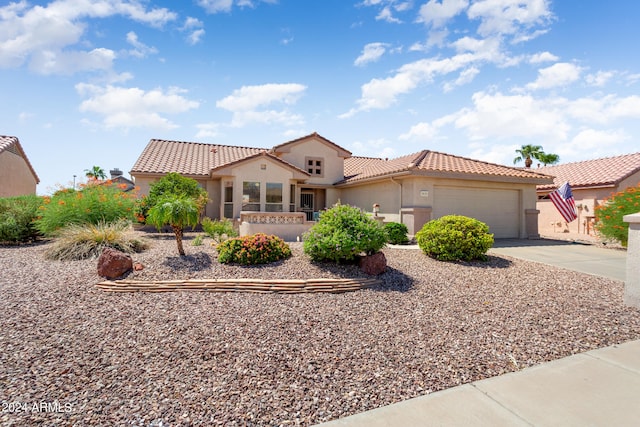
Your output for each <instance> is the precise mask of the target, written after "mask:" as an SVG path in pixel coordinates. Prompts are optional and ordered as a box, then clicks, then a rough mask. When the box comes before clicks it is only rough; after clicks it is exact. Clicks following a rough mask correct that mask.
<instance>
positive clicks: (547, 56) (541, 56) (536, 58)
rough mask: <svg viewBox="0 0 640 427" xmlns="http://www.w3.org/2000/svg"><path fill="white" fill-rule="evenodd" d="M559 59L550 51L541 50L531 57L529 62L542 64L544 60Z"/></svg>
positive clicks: (553, 60)
mask: <svg viewBox="0 0 640 427" xmlns="http://www.w3.org/2000/svg"><path fill="white" fill-rule="evenodd" d="M558 59H560V58H558V57H557V56H555V55H554V54H552V53H550V52H539V53H536V54H533V55H531V56H530V57H529V63H531V64H540V63H542V62H556V61H557V60H558Z"/></svg>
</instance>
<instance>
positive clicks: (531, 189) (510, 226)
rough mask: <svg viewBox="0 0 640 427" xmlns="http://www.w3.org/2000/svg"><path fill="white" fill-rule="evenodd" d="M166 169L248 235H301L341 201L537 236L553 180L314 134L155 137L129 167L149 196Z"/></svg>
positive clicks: (502, 233) (498, 233)
mask: <svg viewBox="0 0 640 427" xmlns="http://www.w3.org/2000/svg"><path fill="white" fill-rule="evenodd" d="M169 172H178V173H180V174H182V175H184V176H188V177H190V178H193V179H195V180H196V181H198V182H199V183H200V185H201V186H202V187H203V188H205V189H206V190H207V192H208V194H209V198H210V202H209V203H208V205H207V206H206V210H205V215H206V216H208V217H211V218H232V219H238V220H240V221H241V223H242V224H244V229H243V228H242V227H241V232H242V231H244V232H246V233H249V232H252V231H256V230H257V229H258V228H260V227H259V226H256V227H251V224H262V225H261V227H264V226H265V224H271V223H280V224H284V225H286V226H287V227H286V228H287V230H289V231H288V232H289V233H293V234H296V233H297V235H300V234H301V232H300V230H302V229H306V228H308V227H309V224H306V225H305V224H302V222H308V221H312V220H314V219H316V218H317V216H318V212H319V211H321V210H323V209H326V208H329V207H331V206H332V205H334V204H335V203H336V202H338V201H340V202H341V203H343V204H350V205H354V206H358V207H361V208H362V209H364V210H366V211H369V212H371V211H372V207H373V205H374V204H379V205H380V210H379V213H378V215H379V219H381V220H384V221H385V222H390V221H395V222H402V223H404V224H406V225H407V227H408V229H409V233H410V234H415V232H417V231H419V230H420V228H421V227H422V226H423V225H424V223H426V222H427V221H429V220H431V219H434V218H438V217H441V216H443V215H447V214H459V215H467V216H471V217H474V218H477V219H479V220H481V221H483V222H486V223H487V224H488V225H489V227H490V230H491V232H492V233H494V234H495V237H497V238H502V237H512V238H537V237H539V235H538V230H537V226H538V218H537V213H538V212H537V210H536V185H540V184H550V183H551V180H552V179H551V177H548V176H545V175H543V174H541V173H538V172H537V171H531V170H524V169H520V168H513V167H508V166H502V165H497V164H492V163H487V162H482V161H479V160H473V159H468V158H464V157H459V156H454V155H450V154H445V153H439V152H435V151H430V150H423V151H420V152H417V153H414V154H410V155H406V156H402V157H398V158H395V159H390V160H389V159H381V158H371V157H357V156H353V155H352V154H351V152H349V151H348V150H346V149H344V148H342V147H340V146H339V145H337V144H336V143H334V142H332V141H330V140H328V139H327V138H324V137H323V136H321V135H319V134H317V133H312V134H310V135H307V136H304V137H302V138H298V139H294V140H292V141H288V142H285V143H283V144H280V145H276V146H275V147H272V148H250V147H238V146H223V145H213V144H203V143H196V142H181V141H166V140H158V139H152V140H151V141H150V142H149V143H148V145H147V146H146V148H145V149H144V150H143V152H142V154H141V155H140V157H139V158H138V160H137V161H136V163H135V164H134V166H133V168H132V170H131V175H132V176H133V177H134V178H135V182H136V185H137V186H138V187H139V188H140V193H141V194H148V191H149V186H150V185H151V183H153V182H154V181H155V180H157V179H159V178H161V177H162V176H164V175H165V174H166V173H169ZM300 218H301V220H300ZM305 227H306V228H305ZM291 236H292V235H288V236H287V237H289V238H290V237H291Z"/></svg>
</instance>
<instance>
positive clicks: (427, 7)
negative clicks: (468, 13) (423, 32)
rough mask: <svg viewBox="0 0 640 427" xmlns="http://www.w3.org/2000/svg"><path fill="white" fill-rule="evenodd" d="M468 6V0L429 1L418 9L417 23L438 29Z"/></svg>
mask: <svg viewBox="0 0 640 427" xmlns="http://www.w3.org/2000/svg"><path fill="white" fill-rule="evenodd" d="M468 6H469V1H468V0H441V1H438V0H429V1H428V2H427V3H425V4H423V5H422V6H421V7H420V12H419V18H418V22H424V23H425V24H427V25H431V26H432V28H440V27H442V26H443V25H444V24H446V23H447V21H449V20H450V19H451V18H453V17H454V16H456V15H458V14H460V13H461V12H462V11H463V10H465V9H466V8H467V7H468Z"/></svg>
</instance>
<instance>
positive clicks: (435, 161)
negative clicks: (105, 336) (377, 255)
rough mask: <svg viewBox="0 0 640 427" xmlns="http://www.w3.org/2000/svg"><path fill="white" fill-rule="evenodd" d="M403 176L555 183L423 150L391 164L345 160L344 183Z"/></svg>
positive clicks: (530, 173) (539, 176)
mask: <svg viewBox="0 0 640 427" xmlns="http://www.w3.org/2000/svg"><path fill="white" fill-rule="evenodd" d="M402 172H406V173H419V174H421V175H432V176H438V175H442V174H446V175H450V176H451V175H453V176H455V175H459V176H460V177H463V176H469V177H472V176H473V177H478V176H493V177H504V178H511V179H517V180H533V181H534V182H540V183H543V182H549V181H550V180H551V177H550V176H546V175H544V174H542V173H538V172H534V171H530V170H527V169H522V168H514V167H510V166H504V165H498V164H494V163H488V162H484V161H481V160H474V159H469V158H466V157H460V156H454V155H452V154H446V153H439V152H437V151H431V150H423V151H420V152H417V153H412V154H408V155H406V156H401V157H397V158H395V159H390V160H386V159H377V158H364V157H352V158H350V159H345V180H344V181H343V183H351V182H357V181H362V180H370V179H376V178H378V177H382V176H386V175H393V174H398V173H402Z"/></svg>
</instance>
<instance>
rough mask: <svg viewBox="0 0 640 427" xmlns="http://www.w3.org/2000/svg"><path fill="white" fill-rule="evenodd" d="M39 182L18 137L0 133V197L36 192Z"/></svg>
mask: <svg viewBox="0 0 640 427" xmlns="http://www.w3.org/2000/svg"><path fill="white" fill-rule="evenodd" d="M39 182H40V178H38V175H37V174H36V171H35V170H34V169H33V166H31V163H30V162H29V159H28V158H27V155H26V154H25V152H24V150H23V149H22V145H20V141H19V140H18V138H16V137H15V136H2V135H0V197H12V196H22V195H24V194H36V185H38V183H39Z"/></svg>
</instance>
